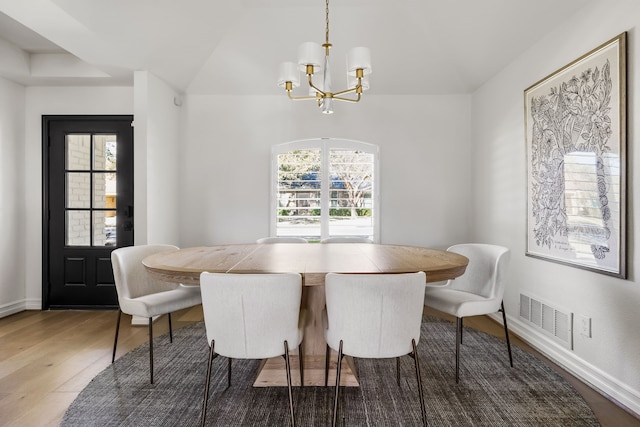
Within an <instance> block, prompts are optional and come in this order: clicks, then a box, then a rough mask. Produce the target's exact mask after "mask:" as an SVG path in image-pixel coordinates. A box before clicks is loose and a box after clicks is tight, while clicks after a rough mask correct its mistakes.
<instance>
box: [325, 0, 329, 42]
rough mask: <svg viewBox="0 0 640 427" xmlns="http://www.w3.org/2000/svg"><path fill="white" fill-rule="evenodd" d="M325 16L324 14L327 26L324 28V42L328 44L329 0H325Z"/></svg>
mask: <svg viewBox="0 0 640 427" xmlns="http://www.w3.org/2000/svg"><path fill="white" fill-rule="evenodd" d="M325 16H326V23H327V27H326V30H325V41H326V44H329V0H326V7H325Z"/></svg>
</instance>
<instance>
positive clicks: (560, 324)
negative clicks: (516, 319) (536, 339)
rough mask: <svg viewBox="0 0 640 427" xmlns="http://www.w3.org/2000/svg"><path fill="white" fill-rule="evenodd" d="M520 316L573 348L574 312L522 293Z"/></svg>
mask: <svg viewBox="0 0 640 427" xmlns="http://www.w3.org/2000/svg"><path fill="white" fill-rule="evenodd" d="M520 318H522V319H524V320H526V321H527V322H528V323H529V324H530V325H532V326H533V327H534V328H535V329H538V330H540V331H541V332H543V333H544V334H545V335H548V336H549V337H551V338H553V339H554V340H555V341H556V342H558V343H559V344H561V345H563V346H564V347H566V348H568V349H570V350H571V349H573V313H569V312H568V311H566V310H561V309H559V308H558V307H554V306H553V305H551V304H548V303H546V302H544V301H541V300H540V299H539V298H535V297H532V296H529V295H525V294H520Z"/></svg>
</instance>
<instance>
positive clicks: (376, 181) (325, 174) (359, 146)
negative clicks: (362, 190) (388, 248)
mask: <svg viewBox="0 0 640 427" xmlns="http://www.w3.org/2000/svg"><path fill="white" fill-rule="evenodd" d="M313 149H315V150H320V151H321V153H322V167H321V174H320V177H321V178H320V179H321V184H320V195H321V196H320V206H321V211H320V212H321V215H320V240H322V239H325V238H327V237H330V235H329V210H330V197H331V192H330V189H329V184H330V177H329V170H330V168H329V167H327V166H328V165H329V153H330V152H331V150H336V149H337V150H345V149H346V150H354V151H363V152H366V153H370V154H373V191H372V197H373V241H374V243H378V242H379V241H380V147H379V146H378V145H376V144H371V143H368V142H362V141H356V140H350V139H342V138H310V139H302V140H296V141H290V142H285V143H281V144H276V145H274V146H272V148H271V171H270V173H271V179H270V185H271V191H270V194H269V197H270V203H269V209H270V212H269V217H270V226H269V228H270V230H269V232H270V235H271V236H277V234H276V233H277V228H278V215H277V212H278V205H277V203H278V155H279V154H281V153H286V152H289V151H295V150H313Z"/></svg>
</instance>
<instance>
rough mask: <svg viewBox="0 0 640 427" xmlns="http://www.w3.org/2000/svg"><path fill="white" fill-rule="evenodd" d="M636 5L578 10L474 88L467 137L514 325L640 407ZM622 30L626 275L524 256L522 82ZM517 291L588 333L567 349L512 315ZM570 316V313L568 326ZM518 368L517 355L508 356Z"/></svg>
mask: <svg viewBox="0 0 640 427" xmlns="http://www.w3.org/2000/svg"><path fill="white" fill-rule="evenodd" d="M639 25H640V3H638V2H637V1H636V0H616V1H613V2H612V1H609V0H606V1H605V0H601V1H596V2H595V3H594V4H592V5H590V7H589V8H585V9H583V10H581V11H578V12H577V13H576V15H575V16H574V17H573V19H571V20H570V21H567V22H565V23H564V24H563V25H562V26H561V27H560V28H558V29H557V30H556V31H555V32H553V33H551V34H549V35H548V36H547V37H546V38H545V39H544V40H542V41H540V42H539V43H538V44H536V45H535V46H534V47H533V48H531V49H529V50H527V51H526V52H524V53H523V54H522V56H521V57H520V58H519V59H518V60H517V61H515V62H514V63H512V64H510V65H509V66H508V67H507V68H505V69H504V70H503V71H502V72H501V73H500V74H499V75H497V76H495V77H494V78H493V79H492V80H491V81H490V82H488V83H487V84H485V85H484V86H483V87H482V88H481V89H480V90H478V91H477V92H476V93H475V94H474V95H473V100H472V114H471V116H472V126H471V130H472V132H471V135H472V138H471V145H472V150H473V151H472V153H473V159H474V160H473V165H474V172H473V176H472V181H471V182H472V184H473V193H474V195H475V201H474V206H473V211H474V215H473V217H472V218H473V221H474V223H473V230H474V237H475V240H478V241H484V242H491V243H497V244H502V245H505V246H508V247H510V248H511V249H512V257H511V280H510V282H509V286H508V288H507V291H506V296H505V306H506V309H507V313H508V315H509V318H510V321H511V324H510V326H512V327H513V328H514V330H515V331H516V332H517V333H519V334H520V335H522V336H524V337H525V338H527V339H528V340H529V341H530V342H531V343H533V344H534V345H535V346H537V347H538V348H539V349H541V350H543V352H545V353H547V354H548V355H550V356H551V358H553V359H555V360H556V361H557V362H559V363H560V364H563V365H564V366H565V367H567V368H568V369H569V370H572V371H573V372H574V373H576V374H577V375H578V376H581V377H582V378H583V379H585V380H587V381H588V382H591V383H592V384H594V385H595V386H596V387H598V388H600V389H601V390H603V391H604V392H606V393H607V394H609V395H611V396H612V397H613V398H614V399H616V400H618V401H620V402H621V403H623V404H624V405H626V406H627V407H629V408H630V409H632V410H633V411H635V412H636V413H639V414H640V334H639V333H638V324H640V310H639V307H640V280H639V279H638V277H637V275H636V266H637V265H638V261H639V256H638V254H637V253H636V251H635V250H634V248H635V242H636V241H638V238H639V237H640V230H638V228H637V227H636V226H635V225H636V223H635V220H634V217H635V215H634V208H636V206H635V200H636V199H637V198H638V195H640V174H637V173H636V172H635V171H634V169H635V165H637V164H640V163H639V162H640V151H638V150H636V149H635V145H636V143H637V133H636V132H635V129H638V126H639V125H640V119H639V118H638V117H637V114H636V110H635V108H634V107H635V104H636V102H637V101H638V100H639V99H640V88H638V86H637V77H636V76H637V70H638V63H639V61H640V59H639V58H640V46H639V45H638V39H637V28H638V26H639ZM623 31H629V34H628V62H629V67H628V96H629V98H628V129H629V133H628V143H627V144H628V152H627V153H628V173H629V180H628V199H627V201H628V204H629V206H628V212H629V213H630V215H629V217H628V223H627V241H628V249H627V253H628V271H629V275H628V277H629V278H628V280H621V279H616V278H612V277H609V276H606V275H602V274H597V273H592V272H588V271H585V270H581V269H577V268H572V267H568V266H563V265H559V264H555V263H551V262H547V261H543V260H539V259H534V258H530V257H526V256H525V255H524V253H525V249H526V240H525V236H526V213H527V210H526V174H525V171H526V169H525V167H526V166H525V162H526V152H525V135H524V122H523V119H524V101H523V93H524V90H525V89H526V88H527V87H529V86H530V85H532V84H533V83H535V82H537V81H538V80H540V79H542V78H543V77H545V76H547V75H549V74H550V73H552V72H554V71H555V70H557V69H559V68H560V67H562V66H564V65H565V64H568V63H569V62H571V61H573V60H574V59H576V58H578V57H579V56H581V55H582V54H584V53H586V52H588V51H590V50H591V49H593V48H595V47H596V46H598V45H600V44H601V43H604V42H605V41H607V40H609V39H611V38H613V37H615V36H617V35H618V34H620V33H622V32H623ZM521 292H524V293H527V294H529V295H532V296H536V297H538V298H540V299H541V300H543V301H548V302H549V303H553V304H555V305H557V306H558V307H560V308H564V309H566V310H568V311H570V312H573V313H575V315H586V316H589V317H591V318H592V322H593V323H592V329H593V333H592V335H593V337H592V338H586V337H583V336H582V335H580V334H579V333H577V332H576V333H574V349H573V351H571V350H565V349H563V348H562V347H559V346H557V345H555V344H554V343H553V342H551V341H550V340H549V339H547V338H545V336H543V335H541V334H539V333H537V332H536V331H534V330H533V329H531V328H530V327H529V326H528V325H526V324H524V323H523V322H520V321H519V320H518V319H519V317H518V312H519V311H518V310H519V294H520V293H521ZM576 327H577V322H576V321H574V328H576ZM514 363H515V364H516V366H517V363H518V362H517V360H516V361H515V362H514Z"/></svg>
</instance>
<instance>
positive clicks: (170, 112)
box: [134, 71, 182, 245]
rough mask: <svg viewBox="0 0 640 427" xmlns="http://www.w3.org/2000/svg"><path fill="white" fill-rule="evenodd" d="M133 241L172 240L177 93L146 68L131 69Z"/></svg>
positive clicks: (178, 209) (176, 184)
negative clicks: (132, 95) (132, 80)
mask: <svg viewBox="0 0 640 427" xmlns="http://www.w3.org/2000/svg"><path fill="white" fill-rule="evenodd" d="M134 88H135V89H134V93H135V95H134V105H135V108H134V109H135V127H134V159H135V164H134V182H135V187H134V205H135V212H134V218H135V231H134V238H135V244H137V245H139V244H147V243H167V244H177V243H178V240H179V238H178V224H179V221H180V217H179V214H180V212H181V210H182V209H181V206H180V202H179V194H180V189H179V184H180V179H179V176H180V175H179V172H178V167H179V158H180V151H181V145H182V141H181V138H180V112H181V111H180V106H179V105H176V104H180V99H179V97H178V96H177V94H176V93H175V91H174V90H173V89H172V88H171V87H169V86H168V85H167V84H166V83H164V82H163V81H162V80H160V79H159V78H157V77H156V76H154V75H153V74H151V73H149V72H147V71H136V72H135V74H134Z"/></svg>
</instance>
